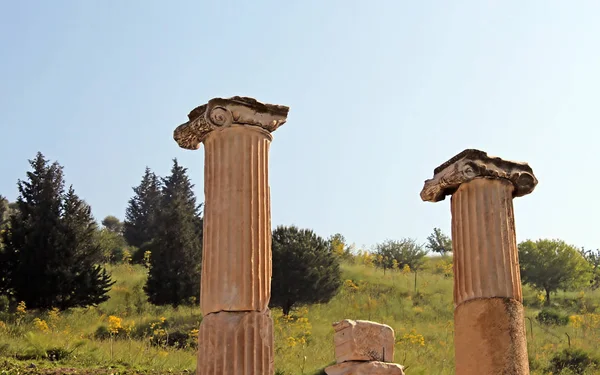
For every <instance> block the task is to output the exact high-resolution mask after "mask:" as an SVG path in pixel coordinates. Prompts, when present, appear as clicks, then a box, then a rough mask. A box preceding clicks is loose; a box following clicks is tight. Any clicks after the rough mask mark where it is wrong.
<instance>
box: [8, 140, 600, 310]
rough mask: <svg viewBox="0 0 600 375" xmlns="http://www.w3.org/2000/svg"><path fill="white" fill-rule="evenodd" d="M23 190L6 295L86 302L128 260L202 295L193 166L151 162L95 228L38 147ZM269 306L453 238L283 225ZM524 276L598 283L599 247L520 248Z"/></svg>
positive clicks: (163, 291)
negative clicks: (352, 234)
mask: <svg viewBox="0 0 600 375" xmlns="http://www.w3.org/2000/svg"><path fill="white" fill-rule="evenodd" d="M29 162H30V166H31V170H30V171H28V172H27V173H26V179H25V180H18V181H17V188H18V192H19V195H18V197H17V199H16V201H15V202H11V203H9V202H8V200H6V199H5V198H4V197H2V196H0V295H4V296H8V297H9V298H10V299H12V301H14V302H17V301H24V302H26V303H27V306H30V307H31V308H40V309H48V308H52V307H58V308H60V309H67V308H70V307H82V306H89V305H97V304H99V303H102V302H104V301H106V300H107V299H108V292H109V290H110V288H111V287H112V285H113V284H114V283H115V281H114V280H112V278H111V276H110V274H109V272H108V271H107V267H106V265H107V264H109V263H113V264H114V263H122V262H127V263H129V262H131V263H134V264H140V265H142V266H144V267H146V268H147V272H148V277H147V281H146V284H145V286H144V292H145V293H146V295H147V298H148V301H149V302H151V303H153V304H156V305H172V306H178V305H181V304H194V303H196V301H198V299H199V295H200V275H201V272H202V270H201V264H202V235H203V233H202V227H203V218H202V206H203V204H202V203H198V201H197V199H196V197H195V195H194V192H193V187H194V185H193V184H192V183H191V181H190V179H189V177H188V176H187V169H186V168H184V167H183V166H181V165H180V164H179V163H178V161H177V159H174V160H173V165H172V168H171V171H170V174H169V175H168V176H166V177H160V176H157V175H156V174H155V173H154V172H152V170H151V169H150V168H148V167H146V169H145V171H144V173H143V175H142V178H141V181H140V183H139V185H138V186H135V187H133V196H132V197H131V199H129V201H128V204H127V208H126V211H125V220H124V221H123V222H121V221H120V220H119V219H118V218H117V217H115V216H107V217H105V218H104V219H103V220H102V221H101V225H98V224H97V223H96V221H95V219H94V217H93V216H92V213H91V208H90V206H89V205H88V204H87V203H86V202H85V201H84V200H82V199H81V198H79V196H78V195H77V194H76V193H75V191H74V189H73V187H72V186H69V187H68V188H66V187H65V181H64V175H63V167H62V166H61V165H59V164H58V163H57V162H50V161H49V160H47V159H46V158H45V157H44V156H43V155H42V154H41V153H39V152H38V153H37V154H36V156H35V158H34V159H33V160H30V161H29ZM272 236H273V238H272V239H273V241H272V244H273V245H272V249H273V280H272V297H271V306H278V307H281V308H282V309H283V311H284V313H286V314H287V313H289V312H290V310H291V309H292V308H293V307H294V306H296V305H298V304H306V303H320V302H327V301H329V300H330V299H331V298H332V297H333V296H335V294H336V293H337V291H338V290H339V287H340V285H341V271H340V263H341V262H357V261H360V260H361V259H362V261H363V262H364V263H365V264H369V265H374V266H376V267H378V268H381V269H383V271H384V273H385V272H386V270H409V271H417V270H419V269H421V268H422V266H423V265H424V263H425V258H426V256H427V255H428V254H429V253H437V254H440V255H442V256H443V257H445V258H448V259H450V261H451V257H448V255H449V254H451V253H452V240H451V239H450V238H449V237H448V236H447V235H446V234H444V233H443V232H442V231H441V230H440V229H439V228H434V230H433V232H432V234H431V235H430V236H429V237H428V238H427V241H426V243H425V244H420V243H418V242H417V241H416V240H414V239H411V238H404V239H400V240H386V241H383V242H381V243H379V244H376V245H375V246H374V247H373V249H371V250H370V251H359V252H357V251H356V249H354V247H353V245H348V244H347V243H346V240H345V238H344V237H343V236H342V235H341V234H339V233H336V234H334V235H332V236H330V237H329V238H327V239H324V238H322V237H320V236H318V235H317V234H315V233H314V232H313V231H312V230H310V229H301V228H298V227H296V226H294V225H291V226H283V225H280V226H278V227H276V228H275V229H274V230H273V233H272ZM518 250H519V259H520V265H521V278H522V280H523V282H524V283H527V284H530V285H532V286H533V287H534V288H536V289H539V290H541V291H544V292H545V294H546V303H550V294H551V293H552V292H556V291H557V290H567V289H577V288H581V287H585V286H589V287H591V288H594V289H595V288H598V287H600V252H599V251H598V250H596V251H591V250H585V249H578V248H576V247H574V246H571V245H568V244H566V243H565V242H563V241H560V240H538V241H536V242H533V241H529V240H527V241H524V242H521V243H520V244H519V245H518Z"/></svg>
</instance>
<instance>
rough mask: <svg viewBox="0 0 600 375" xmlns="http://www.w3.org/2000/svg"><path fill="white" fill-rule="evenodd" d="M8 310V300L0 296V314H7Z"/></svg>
mask: <svg viewBox="0 0 600 375" xmlns="http://www.w3.org/2000/svg"><path fill="white" fill-rule="evenodd" d="M9 308H10V299H8V297H7V296H5V295H0V314H1V313H7V312H8V309H9Z"/></svg>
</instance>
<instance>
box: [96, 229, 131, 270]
mask: <svg viewBox="0 0 600 375" xmlns="http://www.w3.org/2000/svg"><path fill="white" fill-rule="evenodd" d="M94 234H95V240H96V243H97V244H98V246H99V247H100V252H101V253H102V256H103V258H104V261H105V262H108V263H113V264H114V263H119V262H122V261H123V255H124V251H126V250H127V242H126V241H125V238H124V237H123V235H121V234H119V233H117V232H113V231H112V230H109V229H108V228H102V229H100V230H96V232H95V233H94Z"/></svg>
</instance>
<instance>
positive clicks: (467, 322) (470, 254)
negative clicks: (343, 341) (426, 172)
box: [421, 150, 537, 375]
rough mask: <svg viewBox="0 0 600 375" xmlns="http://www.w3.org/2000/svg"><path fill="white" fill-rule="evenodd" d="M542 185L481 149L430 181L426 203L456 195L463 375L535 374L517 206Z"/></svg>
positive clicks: (458, 351) (519, 166) (522, 168)
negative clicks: (527, 330)
mask: <svg viewBox="0 0 600 375" xmlns="http://www.w3.org/2000/svg"><path fill="white" fill-rule="evenodd" d="M536 185H537V179H536V178H535V176H534V174H533V171H532V170H531V168H530V167H529V165H527V164H526V163H517V162H510V161H506V160H502V159H500V158H495V157H490V156H488V155H487V154H486V153H485V152H482V151H478V150H465V151H463V152H461V153H460V154H458V155H456V156H455V157H453V158H452V159H450V160H449V161H447V162H446V163H444V164H442V165H441V166H440V167H438V168H436V169H435V171H434V177H433V178H432V179H431V180H427V181H425V186H424V187H423V190H422V191H421V198H422V199H423V200H424V201H430V202H438V201H441V200H444V199H445V196H446V195H452V198H451V209H452V248H453V253H454V256H453V263H454V306H455V309H454V329H455V335H454V345H455V357H456V358H455V359H456V361H455V362H456V374H457V375H475V374H477V375H488V374H489V375H492V374H511V375H525V374H529V364H528V358H527V341H526V334H525V325H524V313H523V305H522V293H521V278H520V273H519V259H518V253H517V242H516V235H515V223H514V212H513V202H512V200H513V198H514V197H520V196H523V195H526V194H529V193H531V192H532V191H533V189H534V188H535V186H536Z"/></svg>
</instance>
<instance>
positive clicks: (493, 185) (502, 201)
mask: <svg viewBox="0 0 600 375" xmlns="http://www.w3.org/2000/svg"><path fill="white" fill-rule="evenodd" d="M513 189H514V187H513V184H512V183H511V182H510V181H508V180H505V179H484V178H476V179H474V180H471V181H469V182H467V183H463V184H461V185H460V187H459V188H458V189H457V190H456V192H455V193H454V194H453V195H452V198H451V208H452V247H453V253H454V304H455V306H457V305H459V304H461V303H462V302H464V301H468V300H470V299H474V298H482V297H510V298H514V299H515V300H517V301H522V294H521V277H520V273H519V259H518V253H517V240H516V237H515V221H514V212H513V202H512V199H513V198H512V194H513Z"/></svg>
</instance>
